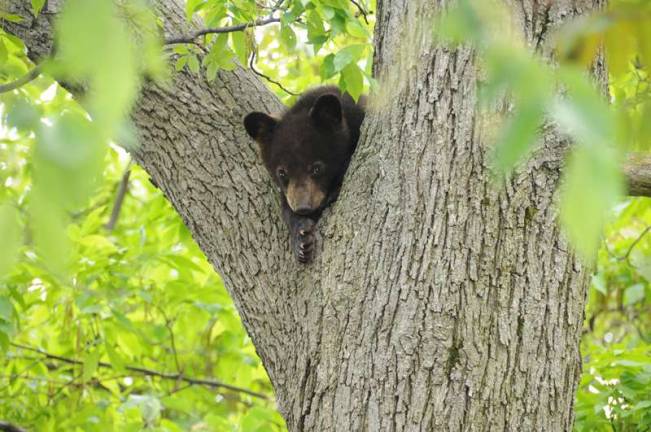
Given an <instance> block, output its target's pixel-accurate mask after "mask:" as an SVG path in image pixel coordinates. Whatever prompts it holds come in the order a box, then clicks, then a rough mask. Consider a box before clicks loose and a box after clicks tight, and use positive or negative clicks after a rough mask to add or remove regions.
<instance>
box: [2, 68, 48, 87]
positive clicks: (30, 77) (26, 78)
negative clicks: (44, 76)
mask: <svg viewBox="0 0 651 432" xmlns="http://www.w3.org/2000/svg"><path fill="white" fill-rule="evenodd" d="M40 74H41V65H40V64H39V65H36V66H35V67H34V68H33V69H32V70H30V71H29V72H27V73H26V74H25V75H23V76H22V77H20V78H18V79H17V80H15V81H12V82H9V83H6V84H0V93H7V92H10V91H12V90H16V89H18V88H20V87H22V86H24V85H25V84H27V83H30V82H32V81H34V80H35V79H36V78H38V76H39V75H40Z"/></svg>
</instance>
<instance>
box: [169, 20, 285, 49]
mask: <svg viewBox="0 0 651 432" xmlns="http://www.w3.org/2000/svg"><path fill="white" fill-rule="evenodd" d="M277 22H280V18H275V17H268V18H262V19H257V20H255V21H253V22H250V23H245V24H238V25H234V26H229V27H214V28H206V29H201V30H197V31H196V32H194V33H191V34H190V35H188V36H177V37H173V38H169V39H165V45H174V44H183V43H196V42H195V39H197V38H198V37H201V36H204V35H207V34H220V33H233V32H236V31H241V30H246V29H247V28H251V27H260V26H265V25H267V24H272V23H277Z"/></svg>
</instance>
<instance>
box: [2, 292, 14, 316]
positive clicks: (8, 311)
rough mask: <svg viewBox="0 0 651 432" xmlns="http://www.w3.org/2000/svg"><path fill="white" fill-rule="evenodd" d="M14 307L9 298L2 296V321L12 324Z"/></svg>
mask: <svg viewBox="0 0 651 432" xmlns="http://www.w3.org/2000/svg"><path fill="white" fill-rule="evenodd" d="M13 310H14V308H13V306H12V305H11V301H10V300H9V298H8V297H5V296H0V320H3V321H5V322H11V315H12V313H13Z"/></svg>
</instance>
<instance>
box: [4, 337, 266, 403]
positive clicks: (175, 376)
mask: <svg viewBox="0 0 651 432" xmlns="http://www.w3.org/2000/svg"><path fill="white" fill-rule="evenodd" d="M11 345H12V346H13V347H16V348H19V349H22V350H26V351H31V352H35V353H37V354H40V355H42V356H43V357H45V358H48V359H50V360H56V361H60V362H63V363H68V364H73V365H83V364H84V362H83V361H81V360H77V359H73V358H69V357H64V356H60V355H56V354H52V353H49V352H47V351H43V350H41V349H39V348H34V347H31V346H27V345H22V344H18V343H15V342H12V343H11ZM97 366H98V367H101V368H105V369H114V367H113V365H111V364H110V363H105V362H98V363H97ZM124 369H126V370H128V371H131V372H135V373H139V374H142V375H146V376H152V377H158V378H162V379H167V380H173V381H177V382H178V381H182V382H185V383H188V384H190V385H201V386H206V387H211V388H222V389H226V390H230V391H233V392H238V393H243V394H247V395H249V396H252V397H255V398H259V399H265V400H268V399H269V397H268V396H267V395H265V394H263V393H258V392H255V391H253V390H249V389H246V388H242V387H237V386H234V385H231V384H226V383H223V382H221V381H217V380H211V379H205V378H193V377H188V376H185V375H183V374H181V373H165V372H160V371H156V370H152V369H146V368H143V367H140V366H125V367H124Z"/></svg>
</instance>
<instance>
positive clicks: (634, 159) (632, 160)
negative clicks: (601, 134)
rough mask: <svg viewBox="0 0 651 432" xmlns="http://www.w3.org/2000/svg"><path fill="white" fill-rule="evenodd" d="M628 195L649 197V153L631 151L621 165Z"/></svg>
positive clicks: (650, 158)
mask: <svg viewBox="0 0 651 432" xmlns="http://www.w3.org/2000/svg"><path fill="white" fill-rule="evenodd" d="M622 170H623V172H624V176H625V177H626V180H627V183H628V195H630V196H645V197H651V154H641V153H632V154H630V155H628V157H627V159H626V161H625V162H624V165H623V167H622Z"/></svg>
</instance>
